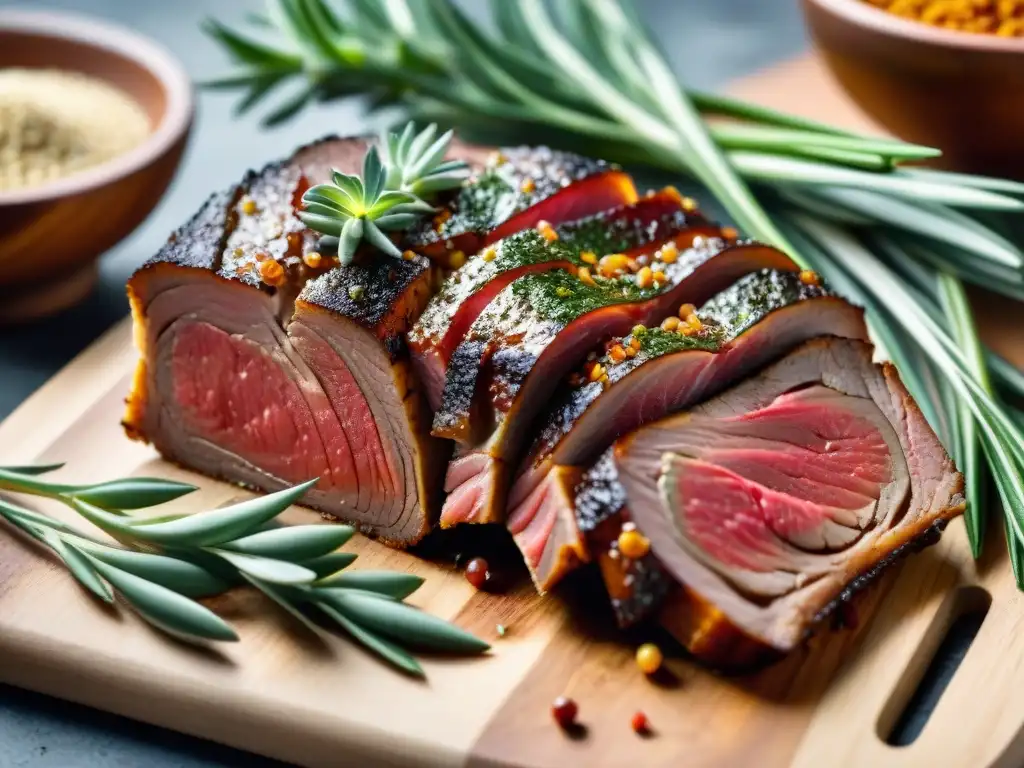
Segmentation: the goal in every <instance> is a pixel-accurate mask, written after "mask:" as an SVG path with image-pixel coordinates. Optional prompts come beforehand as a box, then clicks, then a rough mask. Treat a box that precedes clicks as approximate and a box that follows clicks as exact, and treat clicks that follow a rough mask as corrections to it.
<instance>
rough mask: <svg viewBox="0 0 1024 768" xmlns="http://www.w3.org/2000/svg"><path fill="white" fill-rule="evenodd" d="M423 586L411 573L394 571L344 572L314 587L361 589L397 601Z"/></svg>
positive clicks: (323, 580)
mask: <svg viewBox="0 0 1024 768" xmlns="http://www.w3.org/2000/svg"><path fill="white" fill-rule="evenodd" d="M422 584H423V579H422V578H421V577H419V576H416V575H414V574H412V573H399V572H396V571H350V572H349V571H346V572H343V573H338V574H335V575H332V576H328V577H327V578H325V579H320V581H318V582H316V584H315V586H316V587H317V588H318V589H361V590H364V591H366V592H377V593H379V594H382V595H387V596H388V597H393V598H396V599H398V600H404V599H405V598H407V597H408V596H409V595H411V594H412V593H413V592H415V591H416V590H417V589H419V588H420V586H422Z"/></svg>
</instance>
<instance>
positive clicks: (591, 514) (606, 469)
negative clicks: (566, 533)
mask: <svg viewBox="0 0 1024 768" xmlns="http://www.w3.org/2000/svg"><path fill="white" fill-rule="evenodd" d="M575 495H576V509H575V512H576V526H577V528H579V530H580V533H582V534H584V535H588V534H590V533H592V532H594V531H596V530H597V528H598V527H599V526H600V525H602V524H603V523H604V522H605V521H607V520H609V519H611V518H616V517H618V515H619V513H620V512H621V511H622V510H623V509H624V508H625V506H626V489H625V488H623V487H622V483H620V482H619V471H618V469H617V468H616V467H615V459H614V456H613V453H612V449H610V448H609V449H608V450H607V451H605V452H604V453H603V454H602V455H601V457H600V458H599V459H598V460H597V461H596V462H594V465H593V466H592V467H590V469H588V470H587V471H586V473H584V475H583V477H582V479H581V480H580V482H579V483H578V484H577V485H576V488H575Z"/></svg>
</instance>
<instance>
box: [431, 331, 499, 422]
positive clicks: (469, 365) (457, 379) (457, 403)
mask: <svg viewBox="0 0 1024 768" xmlns="http://www.w3.org/2000/svg"><path fill="white" fill-rule="evenodd" d="M486 353H487V342H485V341H477V340H473V339H469V340H466V341H463V342H462V343H461V344H459V346H458V347H457V348H456V349H455V352H454V353H453V354H452V358H451V360H450V361H449V363H448V371H447V374H446V376H445V382H444V391H443V393H442V395H441V407H440V408H439V409H438V410H437V413H436V414H434V426H433V433H434V434H436V435H438V436H446V437H447V436H449V435H451V434H456V433H458V434H461V433H462V432H465V431H466V430H467V429H468V426H469V422H470V421H471V416H472V411H473V400H474V395H475V394H476V389H477V382H478V381H479V377H480V369H481V366H482V365H483V360H484V356H485V355H486Z"/></svg>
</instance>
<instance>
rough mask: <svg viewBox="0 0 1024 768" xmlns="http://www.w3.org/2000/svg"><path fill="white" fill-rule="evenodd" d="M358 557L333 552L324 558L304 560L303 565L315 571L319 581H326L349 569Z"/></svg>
mask: <svg viewBox="0 0 1024 768" xmlns="http://www.w3.org/2000/svg"><path fill="white" fill-rule="evenodd" d="M356 557H357V556H356V555H355V554H353V553H352V552H332V553H331V554H329V555H324V556H323V557H314V558H313V559H312V560H304V561H303V562H302V564H303V565H304V566H305V567H306V568H309V569H310V570H311V571H313V573H315V574H316V576H317V578H318V579H326V578H327V577H328V576H332V575H334V574H336V573H338V572H339V571H342V570H344V569H345V568H348V567H349V566H350V565H352V563H354V562H355V560H356Z"/></svg>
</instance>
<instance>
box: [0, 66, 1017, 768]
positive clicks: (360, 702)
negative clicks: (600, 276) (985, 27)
mask: <svg viewBox="0 0 1024 768" xmlns="http://www.w3.org/2000/svg"><path fill="white" fill-rule="evenodd" d="M734 92H735V93H737V94H739V95H742V96H744V97H746V98H749V99H751V100H755V101H761V102H763V103H765V104H769V105H772V106H776V107H779V108H782V109H786V110H789V111H793V112H799V113H802V114H805V115H807V116H810V117H817V118H821V119H826V120H830V121H832V122H837V123H844V124H848V125H850V126H851V127H853V126H860V127H864V124H865V120H864V118H863V117H862V116H860V115H859V114H858V113H857V111H856V110H855V109H854V108H853V107H852V106H851V105H850V104H849V103H848V102H847V101H846V100H845V99H844V97H843V96H842V95H841V94H839V93H838V92H837V90H836V89H835V87H834V86H833V85H832V84H831V82H830V81H829V80H828V77H827V76H826V74H825V73H824V72H823V71H822V70H821V68H820V67H819V65H818V64H817V63H816V62H815V61H814V60H813V59H804V60H799V61H796V62H792V63H790V64H786V65H783V66H780V67H778V68H776V69H774V70H771V71H769V72H767V73H765V74H763V75H760V76H757V77H754V78H752V79H750V80H747V81H745V82H743V83H741V84H739V85H738V87H737V88H735V89H734ZM976 304H977V306H978V308H979V310H981V311H982V313H983V314H982V323H983V326H984V328H985V332H986V335H987V336H988V338H989V340H990V342H991V343H992V344H993V345H995V346H996V347H997V348H998V349H999V350H1000V351H1001V352H1003V353H1004V354H1005V355H1007V356H1008V357H1010V358H1011V359H1014V360H1015V361H1016V362H1017V363H1018V364H1021V363H1024V328H1022V327H1021V324H1020V323H1015V322H1014V317H1015V316H1018V317H1019V310H1020V308H1019V307H1018V306H1016V305H1014V304H1012V303H1010V302H1006V301H1001V300H997V299H993V298H991V297H986V298H985V301H984V302H976ZM134 359H135V353H134V351H133V349H132V347H131V334H130V328H129V325H128V324H127V323H122V324H121V325H118V326H117V327H115V328H114V329H113V330H111V331H110V332H109V333H108V334H107V335H106V336H104V337H103V338H102V339H100V340H99V341H98V342H96V344H95V345H93V346H92V347H91V348H90V349H88V350H87V351H86V352H85V353H83V354H82V355H81V356H80V357H79V358H78V359H76V360H75V361H74V362H73V363H71V364H70V365H69V366H68V367H67V368H66V369H65V370H64V371H62V372H61V373H60V374H59V375H58V376H57V377H56V378H54V379H53V380H52V381H51V382H50V383H48V384H47V385H46V386H44V387H43V388H42V389H41V390H40V391H39V392H37V393H36V394H35V395H33V396H32V397H31V398H30V399H29V400H28V401H27V402H26V403H25V404H24V405H23V406H22V407H21V408H20V409H19V410H18V411H17V412H16V413H15V414H14V415H12V416H11V417H10V418H9V419H8V420H7V421H6V422H5V423H4V424H2V425H0V464H4V463H15V462H17V463H23V462H27V461H30V460H34V459H37V458H38V459H41V460H42V459H46V460H51V459H52V460H61V461H66V462H68V465H69V466H68V468H67V469H66V470H65V471H64V472H63V473H62V475H63V477H66V478H68V479H69V480H73V481H74V480H81V481H85V480H90V479H92V480H95V479H98V478H114V477H120V476H126V475H139V474H146V475H153V474H155V475H162V476H169V477H175V478H183V479H187V480H189V481H192V482H196V483H198V484H199V485H200V486H201V488H202V490H201V491H200V492H199V493H197V494H195V495H194V496H191V497H188V498H186V499H183V500H180V501H179V502H177V504H178V505H179V507H181V508H183V509H195V510H198V509H201V508H210V507H215V506H219V505H221V504H224V503H227V502H229V501H231V500H233V499H235V498H238V497H239V496H240V495H241V494H240V492H239V491H238V490H237V489H234V488H231V487H229V486H227V485H224V484H220V483H216V482H212V481H208V480H205V479H203V478H198V477H196V476H194V475H191V474H189V473H186V472H184V471H182V470H179V469H176V468H174V467H171V466H168V465H166V464H164V463H162V462H161V461H160V460H159V459H158V457H157V456H156V454H155V453H154V452H152V451H151V450H149V449H147V448H145V447H143V446H140V445H137V444H133V443H130V442H129V441H128V440H127V439H125V438H124V437H123V436H122V434H121V432H120V429H119V427H118V421H119V418H120V416H121V407H122V400H123V398H124V396H125V393H126V391H127V387H128V375H129V373H130V371H131V369H132V366H133V363H134ZM289 514H290V519H291V520H292V521H299V520H309V519H310V517H311V515H310V513H308V512H306V511H303V510H292V511H291V512H290V513H289ZM349 547H350V548H351V549H352V550H354V551H357V552H358V553H359V554H360V557H359V560H358V561H357V564H356V566H354V567H372V568H393V569H405V570H409V571H411V572H415V573H419V574H422V575H424V576H425V577H426V578H427V581H426V584H425V585H424V587H423V588H422V589H421V590H420V592H419V593H418V594H417V595H415V596H414V600H413V602H415V603H417V604H418V605H420V606H422V607H424V608H426V609H427V610H430V611H432V612H434V613H436V614H438V615H441V616H443V617H446V618H451V619H454V620H455V621H457V622H458V623H459V624H461V625H463V626H465V627H468V628H470V629H472V630H474V631H476V632H478V633H479V634H480V635H481V636H483V637H486V638H491V639H493V645H494V649H493V653H492V654H491V655H490V656H489V657H485V658H478V659H474V660H470V661H450V660H428V661H427V662H426V664H425V666H426V669H427V673H428V678H429V679H428V682H426V683H418V682H414V681H410V680H408V679H406V678H403V677H401V676H399V675H398V674H395V673H393V672H392V671H390V670H389V669H387V668H385V667H383V666H382V665H381V664H379V663H378V662H377V661H376V660H375V659H373V658H372V657H370V656H368V655H367V654H365V653H364V652H363V651H362V650H360V649H359V648H357V647H356V646H354V645H351V644H348V643H346V642H344V641H340V640H339V641H338V643H337V644H336V645H332V646H331V647H324V646H321V645H320V644H318V643H317V642H315V641H312V640H310V639H309V637H308V636H306V635H305V634H303V632H302V631H301V630H297V629H296V628H295V627H294V626H293V625H292V624H290V623H289V621H288V620H286V619H284V618H282V617H281V615H280V614H279V612H277V611H275V610H273V609H272V608H271V607H270V606H269V605H267V604H265V603H263V602H262V601H261V599H260V598H258V597H257V596H255V595H249V594H245V593H240V594H236V595H230V596H227V597H225V598H223V599H221V600H220V602H219V604H218V606H217V607H218V610H220V611H222V612H223V614H224V615H225V616H227V617H228V618H229V619H230V620H231V621H232V622H233V623H234V624H235V625H236V627H237V628H238V630H239V633H240V635H241V642H240V643H238V644H235V645H232V646H230V647H226V648H219V649H218V650H217V651H215V652H214V651H211V652H200V651H197V650H193V649H189V648H186V647H183V646H181V645H178V644H175V643H173V642H170V641H168V640H167V639H165V638H164V637H163V636H161V635H159V634H157V633H155V632H153V631H151V630H150V629H149V628H148V627H147V626H146V625H145V624H143V623H141V622H140V621H139V620H138V619H136V618H135V617H134V616H133V615H132V614H130V613H129V612H127V611H125V610H118V611H112V610H108V609H107V608H105V607H103V606H101V605H99V604H97V603H96V602H94V601H92V600H89V599H87V598H86V596H85V595H84V593H83V592H82V591H81V590H80V589H79V587H78V586H77V585H76V584H75V583H74V582H73V581H72V580H71V579H70V578H69V577H68V575H67V574H66V573H65V572H64V571H63V570H62V569H61V568H58V567H57V566H56V565H55V564H54V563H53V562H52V561H51V560H50V559H48V558H47V557H45V556H43V555H42V554H40V553H39V552H38V551H37V550H36V549H34V548H33V547H31V546H29V545H28V544H24V543H21V542H16V541H14V540H12V539H11V538H10V537H7V536H4V535H0V680H2V681H4V682H8V683H13V684H15V685H19V686H23V687H26V688H31V689H34V690H38V691H42V692H45V693H48V694H51V695H55V696H59V697H63V698H67V699H71V700H74V701H77V702H82V703H85V704H88V705H91V706H95V707H98V708H101V709H106V710H110V711H113V712H117V713H119V714H122V715H127V716H129V717H133V718H137V719H139V720H144V721H148V722H152V723H156V724H159V725H162V726H166V727H169V728H173V729H177V730H180V731H183V732H186V733H191V734H196V735H199V736H204V737H207V738H210V739H214V740H217V741H221V742H224V743H227V744H231V745H234V746H237V747H241V748H243V749H247V750H251V751H254V752H259V753H263V754H266V755H271V756H275V757H279V758H282V759H285V760H289V761H294V762H297V763H301V764H304V765H311V766H313V765H315V766H349V765H351V766H462V765H467V766H523V767H524V768H526V767H528V768H541V767H542V766H545V767H546V766H557V767H558V768H565V767H566V766H593V767H594V768H602V767H604V766H644V767H645V768H652V767H654V766H679V765H688V766H698V765H700V766H702V765H724V766H735V765H756V766H759V767H760V766H784V765H795V766H822V765H829V766H866V765H870V766H911V765H913V766H917V765H941V766H944V767H948V766H970V767H971V768H974V767H975V766H982V765H990V764H1003V765H1011V766H1016V765H1020V764H1021V763H1022V761H1024V742H1022V739H1021V737H1020V734H1021V731H1022V724H1024V605H1022V602H1024V601H1022V597H1021V595H1020V594H1019V593H1018V592H1017V591H1016V589H1015V588H1014V585H1013V581H1012V578H1011V574H1010V569H1009V566H1008V565H1007V563H1006V562H1005V559H1004V558H1003V556H1002V555H1001V552H1000V550H1001V543H999V542H995V541H993V542H992V543H991V546H990V547H989V550H988V551H989V553H990V555H989V556H990V558H991V561H985V562H983V563H981V564H980V565H976V564H975V563H974V562H973V561H972V560H971V558H970V556H969V551H968V547H967V543H966V537H965V535H964V530H963V525H962V523H961V522H959V521H958V522H957V523H955V524H954V525H953V526H951V528H950V530H949V531H948V532H947V533H946V535H945V536H944V537H943V539H942V542H941V543H940V544H939V545H938V546H936V547H933V548H931V549H930V550H928V551H927V552H925V553H924V554H922V555H919V556H917V557H914V558H912V559H911V560H910V561H908V562H907V563H906V565H905V567H903V569H902V571H901V572H900V573H898V574H897V573H896V572H895V571H894V572H892V573H890V574H889V575H888V577H887V578H884V579H883V580H882V581H881V582H880V583H879V584H878V585H877V586H876V588H875V589H874V591H873V592H872V593H871V595H870V599H869V600H868V601H867V602H866V603H865V604H864V605H862V606H861V609H860V613H861V615H860V623H859V628H858V629H857V630H856V631H851V630H844V631H841V632H836V633H832V634H829V635H827V636H823V637H821V638H819V639H817V640H816V641H815V642H814V643H813V645H812V646H811V647H810V648H809V649H806V650H804V651H801V652H799V653H797V654H795V655H794V656H793V657H792V658H790V659H788V660H786V661H784V662H783V663H781V664H779V665H777V666H775V667H773V668H771V669H769V670H767V671H766V672H764V673H762V674H760V675H758V676H756V677H751V678H745V679H739V680H725V679H721V678H718V677H715V676H713V675H711V674H709V673H707V672H705V671H703V670H701V669H699V668H697V667H695V666H694V665H692V664H689V663H687V662H685V661H684V660H682V659H672V660H670V662H669V667H670V669H671V672H672V674H671V675H670V679H668V680H667V681H665V682H663V683H661V684H654V683H651V682H649V681H648V680H646V679H645V678H644V677H643V676H642V675H641V674H640V673H639V672H638V670H637V669H636V667H635V665H634V664H633V662H632V648H631V647H630V646H629V644H628V643H626V642H624V641H623V639H622V638H621V637H618V636H616V635H615V634H614V633H610V632H607V631H602V630H601V629H595V628H594V626H592V625H597V626H598V627H600V626H601V622H600V621H593V620H591V619H592V617H590V616H588V615H587V614H588V613H589V612H591V610H592V609H586V608H583V607H581V606H580V605H579V604H578V603H576V602H574V601H571V600H569V601H566V600H562V599H559V598H556V597H550V598H546V599H543V600H541V599H539V598H537V597H535V596H532V595H530V594H529V592H528V590H522V591H520V592H518V593H515V594H511V595H505V596H489V595H484V594H479V593H475V592H474V590H473V589H472V588H470V587H469V585H468V584H467V583H466V581H465V580H464V579H463V578H462V576H461V575H459V574H457V573H453V572H452V571H450V570H446V569H444V568H442V567H439V566H436V565H432V564H429V563H425V562H422V561H419V560H417V559H415V558H413V557H412V556H410V555H407V554H403V553H398V552H393V551H390V550H387V549H385V548H383V547H381V546H379V545H377V544H375V543H373V542H370V541H367V540H365V539H359V538H357V540H355V541H353V542H352V543H351V544H350V545H349ZM894 577H898V578H894ZM989 600H991V608H990V610H989V611H988V614H987V616H986V618H985V620H984V623H983V624H982V626H981V629H980V632H979V633H978V635H977V637H976V639H975V640H974V642H973V644H972V646H971V647H970V650H969V651H968V653H967V655H966V658H965V659H964V661H963V663H962V664H961V666H960V668H959V670H958V671H957V672H956V674H955V676H954V677H953V679H952V681H951V683H950V684H949V687H948V688H947V689H946V691H945V693H944V694H943V696H942V698H941V700H940V701H939V703H938V706H937V708H936V709H935V711H934V713H933V714H932V716H931V718H930V720H929V721H928V723H927V725H926V726H925V728H924V731H923V732H922V733H921V735H920V737H919V738H918V739H917V740H916V741H915V742H914V743H913V744H912V745H910V746H907V747H899V748H897V747H891V746H888V745H887V744H886V743H885V742H884V738H883V737H884V736H885V735H886V734H888V733H889V732H890V730H891V729H892V726H893V724H894V722H895V721H896V719H897V717H898V715H899V713H900V712H901V710H902V709H903V706H904V704H905V702H906V701H907V699H908V698H909V696H910V695H911V693H912V692H913V690H914V688H915V687H916V685H917V682H918V680H919V678H920V677H921V675H922V673H923V671H924V669H925V667H926V665H927V664H928V662H929V660H930V658H931V656H932V654H933V652H934V649H935V648H936V646H937V645H938V643H939V642H940V641H941V639H942V637H943V636H944V634H945V632H946V630H947V628H948V627H949V625H950V624H951V622H952V621H953V620H954V619H955V618H956V616H958V615H959V614H960V613H962V612H963V611H965V610H974V609H976V608H978V607H979V606H981V607H984V606H985V605H987V604H988V601H989ZM499 623H501V624H504V625H505V626H506V627H508V634H507V636H506V637H504V638H500V639H499V638H497V637H496V636H495V635H496V633H495V626H496V625H497V624H499ZM563 694H564V695H568V696H572V697H573V698H575V699H576V700H577V701H578V702H579V704H580V708H581V713H580V718H581V721H582V722H583V723H584V724H585V725H586V735H585V736H584V737H582V738H578V739H571V738H568V737H567V736H565V735H564V734H563V733H562V732H561V731H560V730H559V729H558V728H557V727H556V726H555V725H554V723H553V722H552V720H551V717H550V714H549V706H550V703H551V701H552V700H553V699H554V698H555V697H557V696H559V695H563ZM636 710H643V711H644V712H645V713H646V714H647V716H648V718H649V719H650V721H651V723H652V724H653V726H654V729H655V735H654V736H653V737H651V738H647V739H641V738H639V737H637V736H635V735H634V734H633V733H632V732H631V730H630V725H629V721H630V717H631V716H632V714H633V712H634V711H636Z"/></svg>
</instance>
